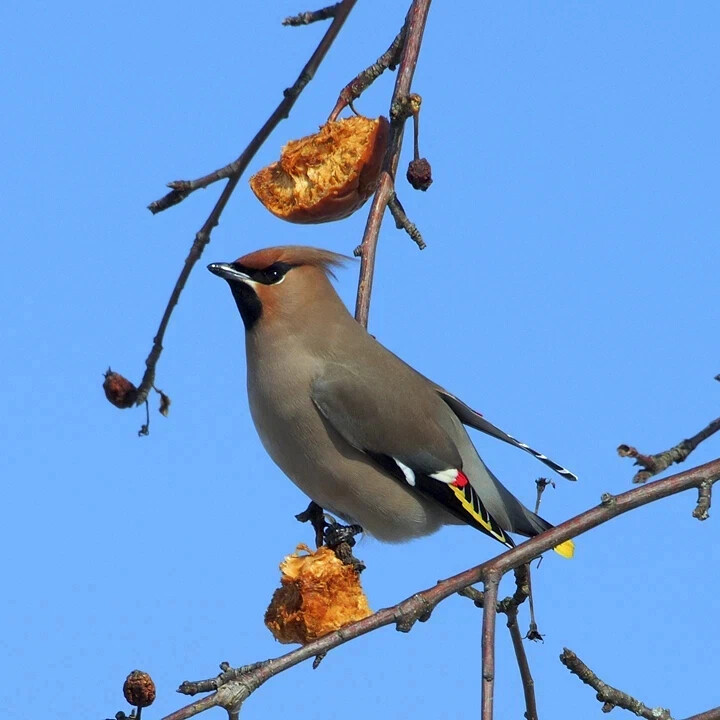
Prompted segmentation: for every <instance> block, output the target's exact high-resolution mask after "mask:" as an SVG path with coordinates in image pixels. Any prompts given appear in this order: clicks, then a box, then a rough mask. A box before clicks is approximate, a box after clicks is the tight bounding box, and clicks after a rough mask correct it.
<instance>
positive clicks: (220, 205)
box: [136, 0, 357, 405]
mask: <svg viewBox="0 0 720 720" xmlns="http://www.w3.org/2000/svg"><path fill="white" fill-rule="evenodd" d="M356 1H357V0H343V1H342V2H341V3H340V5H339V7H338V9H337V12H336V14H335V17H334V18H333V21H332V23H331V24H330V27H329V28H328V29H327V32H326V33H325V35H323V37H322V40H320V42H319V44H318V46H317V48H316V49H315V51H314V52H313V54H312V55H311V56H310V59H309V60H308V61H307V63H306V64H305V67H303V69H302V70H301V71H300V74H299V75H298V78H297V80H296V81H295V82H294V83H293V85H292V87H290V88H288V89H286V90H285V92H284V93H283V95H284V97H283V99H282V101H281V102H280V104H279V105H278V106H277V108H275V110H274V111H273V113H272V114H271V115H270V117H269V118H268V119H267V121H266V122H265V124H264V125H263V126H262V128H260V130H259V131H258V133H257V134H256V135H255V137H254V138H253V139H252V140H251V141H250V143H249V144H248V146H247V147H246V148H245V150H244V151H243V152H242V154H241V155H240V157H239V158H238V159H237V160H235V162H234V163H231V164H230V165H228V166H227V167H226V168H224V169H223V170H227V173H226V174H223V175H222V177H228V178H229V179H228V182H227V184H226V185H225V187H224V188H223V191H222V193H221V194H220V198H219V199H218V201H217V203H216V204H215V207H214V208H213V209H212V212H211V213H210V215H209V216H208V219H207V220H206V221H205V223H204V224H203V226H202V228H200V230H199V232H198V233H197V235H196V236H195V240H194V242H193V244H192V247H191V248H190V252H189V253H188V256H187V258H186V259H185V264H184V265H183V268H182V271H181V272H180V275H179V277H178V279H177V281H176V283H175V287H174V288H173V291H172V294H171V295H170V299H169V300H168V304H167V307H166V308H165V312H164V313H163V316H162V319H161V321H160V326H159V327H158V331H157V333H156V335H155V338H154V339H153V345H152V349H151V350H150V354H149V355H148V357H147V359H146V360H145V366H146V370H145V374H144V376H143V379H142V382H141V383H140V387H139V388H138V396H137V400H136V404H137V405H141V404H142V403H143V402H145V399H146V398H147V395H148V393H149V392H150V389H151V388H152V386H153V384H154V382H155V368H156V366H157V363H158V360H159V359H160V354H161V353H162V350H163V346H162V343H163V339H164V337H165V331H166V330H167V326H168V323H169V322H170V317H171V315H172V312H173V309H174V308H175V305H177V302H178V300H179V299H180V294H181V293H182V291H183V288H184V287H185V283H186V282H187V279H188V277H189V276H190V273H191V271H192V269H193V267H194V266H195V263H196V262H197V261H198V260H199V259H200V256H201V255H202V253H203V250H204V249H205V246H206V245H207V244H208V243H209V242H210V233H211V232H212V230H213V228H214V227H215V226H216V225H217V224H218V222H219V220H220V216H221V214H222V212H223V210H224V209H225V206H226V205H227V203H228V200H229V199H230V196H231V195H232V193H233V191H234V190H235V188H236V187H237V184H238V182H239V180H240V176H241V175H242V173H243V172H244V170H245V168H246V167H247V166H248V164H249V163H250V161H251V160H252V158H253V157H254V155H255V153H256V152H257V151H258V150H259V149H260V147H261V146H262V144H263V143H264V142H265V141H266V140H267V138H268V137H269V135H270V133H271V132H272V131H273V130H274V129H275V128H276V127H277V125H278V124H279V123H280V122H281V121H282V120H283V119H284V118H286V117H287V116H288V115H289V113H290V110H291V109H292V107H293V105H294V104H295V101H296V100H297V99H298V97H299V96H300V93H301V92H302V91H303V89H304V88H305V86H306V85H307V84H308V83H309V82H310V80H312V78H313V77H314V75H315V72H316V71H317V68H318V67H319V65H320V63H321V62H322V61H323V59H324V57H325V55H326V54H327V52H328V50H329V49H330V46H331V45H332V44H333V42H334V40H335V38H336V37H337V35H338V33H339V32H340V29H341V28H342V26H343V24H344V22H345V20H346V19H347V16H348V15H349V13H350V11H351V10H352V8H353V6H354V5H355V3H356ZM218 172H222V171H218ZM198 187H204V186H202V185H198ZM173 192H176V191H175V190H174V191H173ZM189 192H190V191H188V193H189ZM188 193H185V196H187V194H188ZM172 194H173V193H170V195H172ZM168 197H169V196H167V195H166V196H165V198H168ZM165 198H163V199H161V200H159V201H156V203H152V205H153V206H155V209H153V212H159V211H160V210H161V209H164V207H169V206H170V205H169V204H166V205H165V206H164V207H163V202H164V200H165ZM181 199H182V198H181ZM178 202H179V201H178ZM170 204H174V202H170ZM151 209H152V207H151Z"/></svg>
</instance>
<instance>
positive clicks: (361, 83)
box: [328, 23, 407, 122]
mask: <svg viewBox="0 0 720 720" xmlns="http://www.w3.org/2000/svg"><path fill="white" fill-rule="evenodd" d="M406 28H407V23H405V24H403V26H402V28H401V29H400V32H399V33H398V34H397V35H396V36H395V39H394V40H393V41H392V43H390V47H389V48H388V49H387V50H386V51H385V52H384V53H383V54H382V55H381V56H380V57H379V58H378V59H377V60H376V61H375V62H374V63H373V64H372V65H370V67H367V68H365V70H363V71H362V72H360V73H358V74H357V76H356V77H354V78H353V79H352V80H351V81H350V82H349V83H348V84H347V85H346V86H345V87H344V88H343V89H342V90H341V91H340V95H339V96H338V99H337V102H336V103H335V107H334V108H333V109H332V112H331V113H330V117H329V118H328V122H333V121H335V120H337V118H338V115H340V113H341V112H342V111H343V110H344V109H345V108H346V107H347V106H348V105H350V107H352V103H353V101H354V100H357V98H359V97H360V95H362V94H363V93H364V92H365V90H367V89H368V88H369V87H370V86H371V85H372V84H373V83H374V82H375V80H377V79H378V78H379V77H380V76H381V75H382V74H383V73H384V72H385V71H386V70H394V69H395V68H396V67H397V64H398V62H400V52H401V50H402V48H403V43H404V42H405V30H406Z"/></svg>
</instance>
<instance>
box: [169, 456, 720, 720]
mask: <svg viewBox="0 0 720 720" xmlns="http://www.w3.org/2000/svg"><path fill="white" fill-rule="evenodd" d="M718 480H720V460H714V461H713V462H710V463H706V464H705V465H701V466H699V467H696V468H693V469H691V470H687V471H685V472H682V473H678V474H677V475H672V476H670V477H667V478H664V479H662V480H657V481H656V482H652V483H648V484H647V485H644V486H642V487H638V488H635V489H633V490H629V491H628V492H625V493H623V494H621V495H617V496H611V495H606V496H603V500H602V502H601V503H600V505H598V506H596V507H594V508H592V509H590V510H587V511H586V512H584V513H582V514H580V515H578V516H576V517H574V518H571V519H570V520H567V521H566V522H564V523H562V524H560V525H557V526H556V527H554V528H552V529H550V530H547V531H546V532H544V533H541V534H540V535H537V536H536V537H534V538H532V539H530V540H527V541H526V542H524V543H522V544H520V545H518V546H517V547H514V548H512V549H510V550H507V551H506V552H504V553H503V554H502V555H498V556H497V557H495V558H493V559H491V560H488V561H487V562H485V563H483V564H481V565H478V566H476V567H474V568H470V569H469V570H466V571H464V572H462V573H459V574H458V575H455V576H453V577H451V578H447V579H446V580H443V581H441V582H439V583H438V584H436V585H434V586H433V587H431V588H429V589H427V590H424V591H422V592H419V593H416V594H415V595H413V596H412V597H409V598H407V599H406V600H403V601H402V602H400V603H398V604H397V605H394V606H392V607H389V608H385V609H384V610H379V611H378V612H376V613H374V614H373V615H370V616H369V617H367V618H365V619H363V620H360V621H358V622H355V623H352V624H351V625H347V626H346V627H344V628H341V629H340V630H336V631H335V632H332V633H329V634H328V635H325V636H324V637H322V638H319V639H318V640H314V641H312V642H310V643H308V644H307V645H303V646H302V647H300V648H298V649H296V650H293V651H291V652H289V653H286V654H285V655H282V656H280V657H277V658H274V659H272V660H267V661H264V662H262V663H254V664H253V665H249V666H245V667H244V668H240V669H239V670H233V669H225V670H224V671H223V672H222V673H221V674H220V675H218V676H217V677H215V678H212V679H210V680H204V681H200V682H195V683H183V685H182V686H181V687H180V689H179V691H180V692H182V693H185V694H195V693H197V692H208V691H210V692H214V693H215V694H213V695H210V696H208V697H206V698H204V699H203V700H202V701H200V702H199V703H193V704H191V705H188V706H187V707H185V708H182V709H180V710H178V711H177V712H175V713H173V714H172V715H169V716H167V717H166V718H164V720H186V719H187V718H190V717H192V716H193V715H197V714H198V713H199V712H202V711H203V710H204V709H207V708H208V707H215V706H218V705H219V706H222V707H225V708H229V707H233V708H234V709H237V707H239V706H240V704H242V702H243V701H244V700H245V699H246V698H247V697H248V696H249V695H250V694H251V693H252V692H253V691H254V690H255V689H257V688H258V687H260V685H262V684H263V683H264V682H266V681H267V680H269V679H270V678H271V677H273V676H275V675H277V674H278V673H280V672H283V671H284V670H287V669H288V668H291V667H294V666H295V665H297V664H299V663H301V662H304V661H305V660H308V659H310V658H315V657H316V656H317V655H319V654H322V653H325V652H328V651H329V650H332V649H333V648H336V647H338V646H339V645H342V644H344V643H346V642H349V641H350V640H353V639H354V638H357V637H360V636H362V635H366V634H367V633H369V632H372V631H373V630H377V629H378V628H381V627H385V626H387V625H393V624H394V625H396V626H397V627H398V628H399V629H401V630H405V631H407V630H408V629H410V627H412V625H413V624H414V622H416V621H417V620H422V619H426V618H427V616H428V612H429V610H430V609H432V608H434V607H435V606H437V604H438V603H440V602H442V601H443V600H444V599H446V598H448V597H450V596H451V595H454V594H455V593H457V592H458V591H459V590H461V589H462V588H466V587H468V586H470V585H473V584H475V583H478V582H485V581H486V580H487V578H488V577H501V576H502V575H504V574H505V573H507V572H509V571H510V570H512V569H514V568H517V567H520V566H521V565H524V564H526V563H528V562H530V561H531V560H533V559H534V558H536V557H538V556H539V555H540V554H542V553H544V552H546V551H548V550H550V549H551V548H553V547H555V546H556V545H559V544H560V543H561V542H565V541H566V540H569V539H570V538H574V537H577V536H578V535H580V534H581V533H584V532H587V531H588V530H591V529H592V528H595V527H597V526H598V525H602V524H604V523H606V522H608V521H609V520H611V519H612V518H614V517H617V516H618V515H622V514H624V513H626V512H629V511H631V510H634V509H635V508H638V507H640V506H643V505H647V504H649V503H652V502H656V501H658V500H661V499H663V498H666V497H670V496H671V495H675V494H677V493H680V492H683V491H685V490H689V489H690V488H697V487H699V486H700V485H701V483H703V482H708V483H714V482H717V481H718ZM401 625H402V627H401ZM229 703H233V704H232V705H231V704H229Z"/></svg>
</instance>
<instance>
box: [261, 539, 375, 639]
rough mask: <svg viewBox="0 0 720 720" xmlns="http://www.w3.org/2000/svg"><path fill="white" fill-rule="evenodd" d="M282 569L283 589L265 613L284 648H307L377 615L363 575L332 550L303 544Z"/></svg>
mask: <svg viewBox="0 0 720 720" xmlns="http://www.w3.org/2000/svg"><path fill="white" fill-rule="evenodd" d="M301 551H302V552H303V554H300V553H301ZM280 570H281V572H282V578H281V583H282V585H281V587H280V588H278V589H277V590H276V591H275V593H274V595H273V598H272V601H271V602H270V607H268V609H267V611H266V613H265V625H267V627H268V629H269V630H270V632H271V633H272V634H273V635H274V636H275V639H276V640H279V641H280V642H281V643H302V644H304V643H307V642H310V641H311V640H315V639H316V638H319V637H321V636H323V635H327V633H329V632H332V631H333V630H337V629H338V628H341V627H343V626H345V625H347V624H349V623H351V622H355V621H356V620H361V619H362V618H364V617H367V616H368V615H370V614H372V611H371V610H370V608H369V607H368V603H367V598H366V597H365V593H364V592H363V589H362V586H361V585H360V578H359V577H358V574H357V571H356V570H355V568H354V567H353V566H352V565H344V564H343V563H342V561H341V560H339V559H338V557H337V556H336V555H335V553H334V552H333V551H332V550H330V549H329V548H326V547H321V548H319V549H318V550H316V551H315V552H312V551H311V550H310V549H309V548H308V547H307V546H306V545H298V548H297V551H296V552H295V553H293V554H292V555H289V556H288V557H286V558H285V559H284V560H283V561H282V563H281V564H280Z"/></svg>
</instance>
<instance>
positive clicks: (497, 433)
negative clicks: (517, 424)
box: [436, 386, 577, 480]
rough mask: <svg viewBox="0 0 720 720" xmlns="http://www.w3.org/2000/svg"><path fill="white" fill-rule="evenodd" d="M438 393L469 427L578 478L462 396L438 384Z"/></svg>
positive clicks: (568, 476) (560, 472)
mask: <svg viewBox="0 0 720 720" xmlns="http://www.w3.org/2000/svg"><path fill="white" fill-rule="evenodd" d="M436 389H437V392H438V395H440V397H441V398H442V399H443V400H444V401H445V402H446V403H447V405H448V407H449V408H450V409H451V410H452V411H453V412H454V413H455V415H457V417H458V418H459V420H460V422H462V423H463V424H464V425H468V426H469V427H473V428H475V429H476V430H480V432H484V433H485V434H486V435H490V436H491V437H494V438H497V439H498V440H502V441H503V442H506V443H508V444H509V445H512V446H513V447H516V448H520V449H521V450H524V451H525V452H528V453H530V454H531V455H532V456H533V457H535V458H537V459H538V460H540V462H541V463H543V464H545V465H547V466H548V467H549V468H551V469H552V470H554V471H555V472H556V473H558V475H562V476H563V477H564V478H566V479H567V480H577V475H575V473H572V472H570V470H568V469H567V468H564V467H563V466H562V465H560V464H558V463H556V462H555V461H554V460H551V459H550V458H549V457H547V455H543V453H541V452H538V451H537V450H534V449H533V448H531V447H530V446H529V445H527V444H525V443H524V442H521V441H520V440H517V439H516V438H514V437H513V436H512V435H508V433H506V432H505V431H503V430H501V429H500V428H499V427H497V426H495V425H493V424H492V423H491V422H489V421H488V420H486V419H485V418H484V417H483V416H482V415H480V413H477V412H475V410H473V409H472V408H471V407H469V406H468V405H466V404H465V403H464V402H463V401H462V400H460V398H458V397H456V396H455V395H453V394H452V393H449V392H448V391H447V390H444V389H443V388H441V387H438V386H436Z"/></svg>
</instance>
